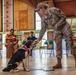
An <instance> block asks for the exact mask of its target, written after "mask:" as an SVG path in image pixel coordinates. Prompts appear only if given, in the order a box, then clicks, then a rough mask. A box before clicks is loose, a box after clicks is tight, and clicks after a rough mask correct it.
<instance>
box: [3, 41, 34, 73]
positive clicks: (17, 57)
mask: <svg viewBox="0 0 76 75" xmlns="http://www.w3.org/2000/svg"><path fill="white" fill-rule="evenodd" d="M32 47H33V41H31V40H30V41H27V42H26V44H24V45H23V46H22V47H21V48H19V49H18V50H17V51H16V52H15V53H14V54H13V56H12V57H11V59H10V60H9V62H8V64H7V67H6V68H4V69H3V70H2V71H3V72H10V71H12V70H15V69H16V68H17V67H18V66H19V64H20V63H22V64H23V69H24V71H25V70H26V71H28V69H29V53H30V51H29V50H30V48H32ZM25 58H26V60H27V61H25ZM26 63H27V64H26ZM25 66H26V67H25Z"/></svg>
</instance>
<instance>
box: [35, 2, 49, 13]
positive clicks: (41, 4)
mask: <svg viewBox="0 0 76 75" xmlns="http://www.w3.org/2000/svg"><path fill="white" fill-rule="evenodd" d="M42 7H47V8H48V4H44V3H39V4H38V5H37V8H36V9H35V12H37V11H38V10H40V9H41V8H42Z"/></svg>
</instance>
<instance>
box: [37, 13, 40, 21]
mask: <svg viewBox="0 0 76 75" xmlns="http://www.w3.org/2000/svg"><path fill="white" fill-rule="evenodd" d="M37 20H41V18H40V16H39V15H38V13H37V12H36V21H37Z"/></svg>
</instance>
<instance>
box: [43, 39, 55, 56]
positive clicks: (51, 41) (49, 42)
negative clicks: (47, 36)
mask: <svg viewBox="0 0 76 75" xmlns="http://www.w3.org/2000/svg"><path fill="white" fill-rule="evenodd" d="M44 44H46V45H47V49H48V50H51V52H50V56H51V54H52V53H53V56H54V49H53V40H47V41H45V43H44ZM49 45H52V47H50V48H49Z"/></svg>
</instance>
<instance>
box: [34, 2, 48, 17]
mask: <svg viewBox="0 0 76 75" xmlns="http://www.w3.org/2000/svg"><path fill="white" fill-rule="evenodd" d="M48 7H49V6H48V4H44V3H39V4H38V5H37V8H36V9H35V12H38V14H39V15H40V16H41V17H42V16H43V15H44V14H47V9H48Z"/></svg>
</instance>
